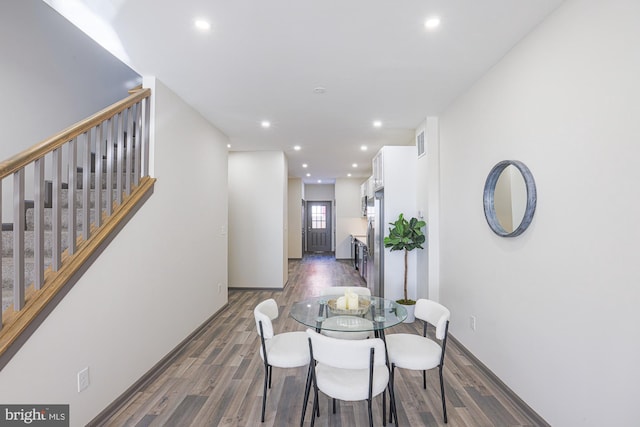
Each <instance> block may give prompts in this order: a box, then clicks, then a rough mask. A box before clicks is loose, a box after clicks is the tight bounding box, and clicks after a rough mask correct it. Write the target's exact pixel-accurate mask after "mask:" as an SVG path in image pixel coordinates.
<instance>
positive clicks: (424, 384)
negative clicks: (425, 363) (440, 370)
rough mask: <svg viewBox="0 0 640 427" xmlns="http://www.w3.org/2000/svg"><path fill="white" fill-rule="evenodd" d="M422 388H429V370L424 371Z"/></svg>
mask: <svg viewBox="0 0 640 427" xmlns="http://www.w3.org/2000/svg"><path fill="white" fill-rule="evenodd" d="M422 388H424V389H425V390H426V389H427V371H422Z"/></svg>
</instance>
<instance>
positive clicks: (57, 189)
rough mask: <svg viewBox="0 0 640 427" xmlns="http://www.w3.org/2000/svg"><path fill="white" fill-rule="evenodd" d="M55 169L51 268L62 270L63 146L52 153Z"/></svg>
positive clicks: (52, 185)
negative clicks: (61, 204) (61, 203)
mask: <svg viewBox="0 0 640 427" xmlns="http://www.w3.org/2000/svg"><path fill="white" fill-rule="evenodd" d="M52 159H53V168H52V169H53V171H52V175H53V177H52V179H53V183H52V184H51V187H52V191H51V193H52V197H51V199H52V200H51V231H52V233H51V234H52V235H53V236H52V247H51V269H52V270H53V271H56V272H57V271H58V270H60V267H61V266H62V210H61V209H62V208H61V206H60V200H61V198H62V191H61V190H62V147H60V148H56V149H55V150H53V153H52Z"/></svg>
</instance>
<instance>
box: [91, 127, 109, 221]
mask: <svg viewBox="0 0 640 427" xmlns="http://www.w3.org/2000/svg"><path fill="white" fill-rule="evenodd" d="M109 123H110V120H107V121H106V124H107V126H109ZM104 126H105V122H102V123H100V126H98V127H97V128H96V144H95V145H96V153H95V156H94V159H95V161H94V163H95V177H94V178H95V190H94V192H93V209H94V211H95V224H96V228H98V227H100V226H101V225H102V156H103V153H104V151H103V150H102V139H103V138H104V134H103V132H104Z"/></svg>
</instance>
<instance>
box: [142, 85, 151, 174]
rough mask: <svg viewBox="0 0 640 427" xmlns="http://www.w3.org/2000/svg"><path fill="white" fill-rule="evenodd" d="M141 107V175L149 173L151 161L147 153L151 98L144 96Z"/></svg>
mask: <svg viewBox="0 0 640 427" xmlns="http://www.w3.org/2000/svg"><path fill="white" fill-rule="evenodd" d="M142 107H143V114H142V117H143V120H144V123H143V124H142V126H141V129H142V135H141V136H140V141H141V142H142V144H141V145H142V161H143V162H144V163H143V165H144V166H143V168H142V176H148V175H149V162H150V161H151V156H150V153H149V123H151V98H145V99H143V100H142Z"/></svg>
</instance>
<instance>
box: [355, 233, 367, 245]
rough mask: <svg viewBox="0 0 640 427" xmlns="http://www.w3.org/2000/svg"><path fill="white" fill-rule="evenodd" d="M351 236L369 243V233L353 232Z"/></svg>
mask: <svg viewBox="0 0 640 427" xmlns="http://www.w3.org/2000/svg"><path fill="white" fill-rule="evenodd" d="M351 237H353V238H354V239H356V240H358V241H360V242H362V243H364V244H365V245H366V244H367V235H366V234H352V235H351Z"/></svg>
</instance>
